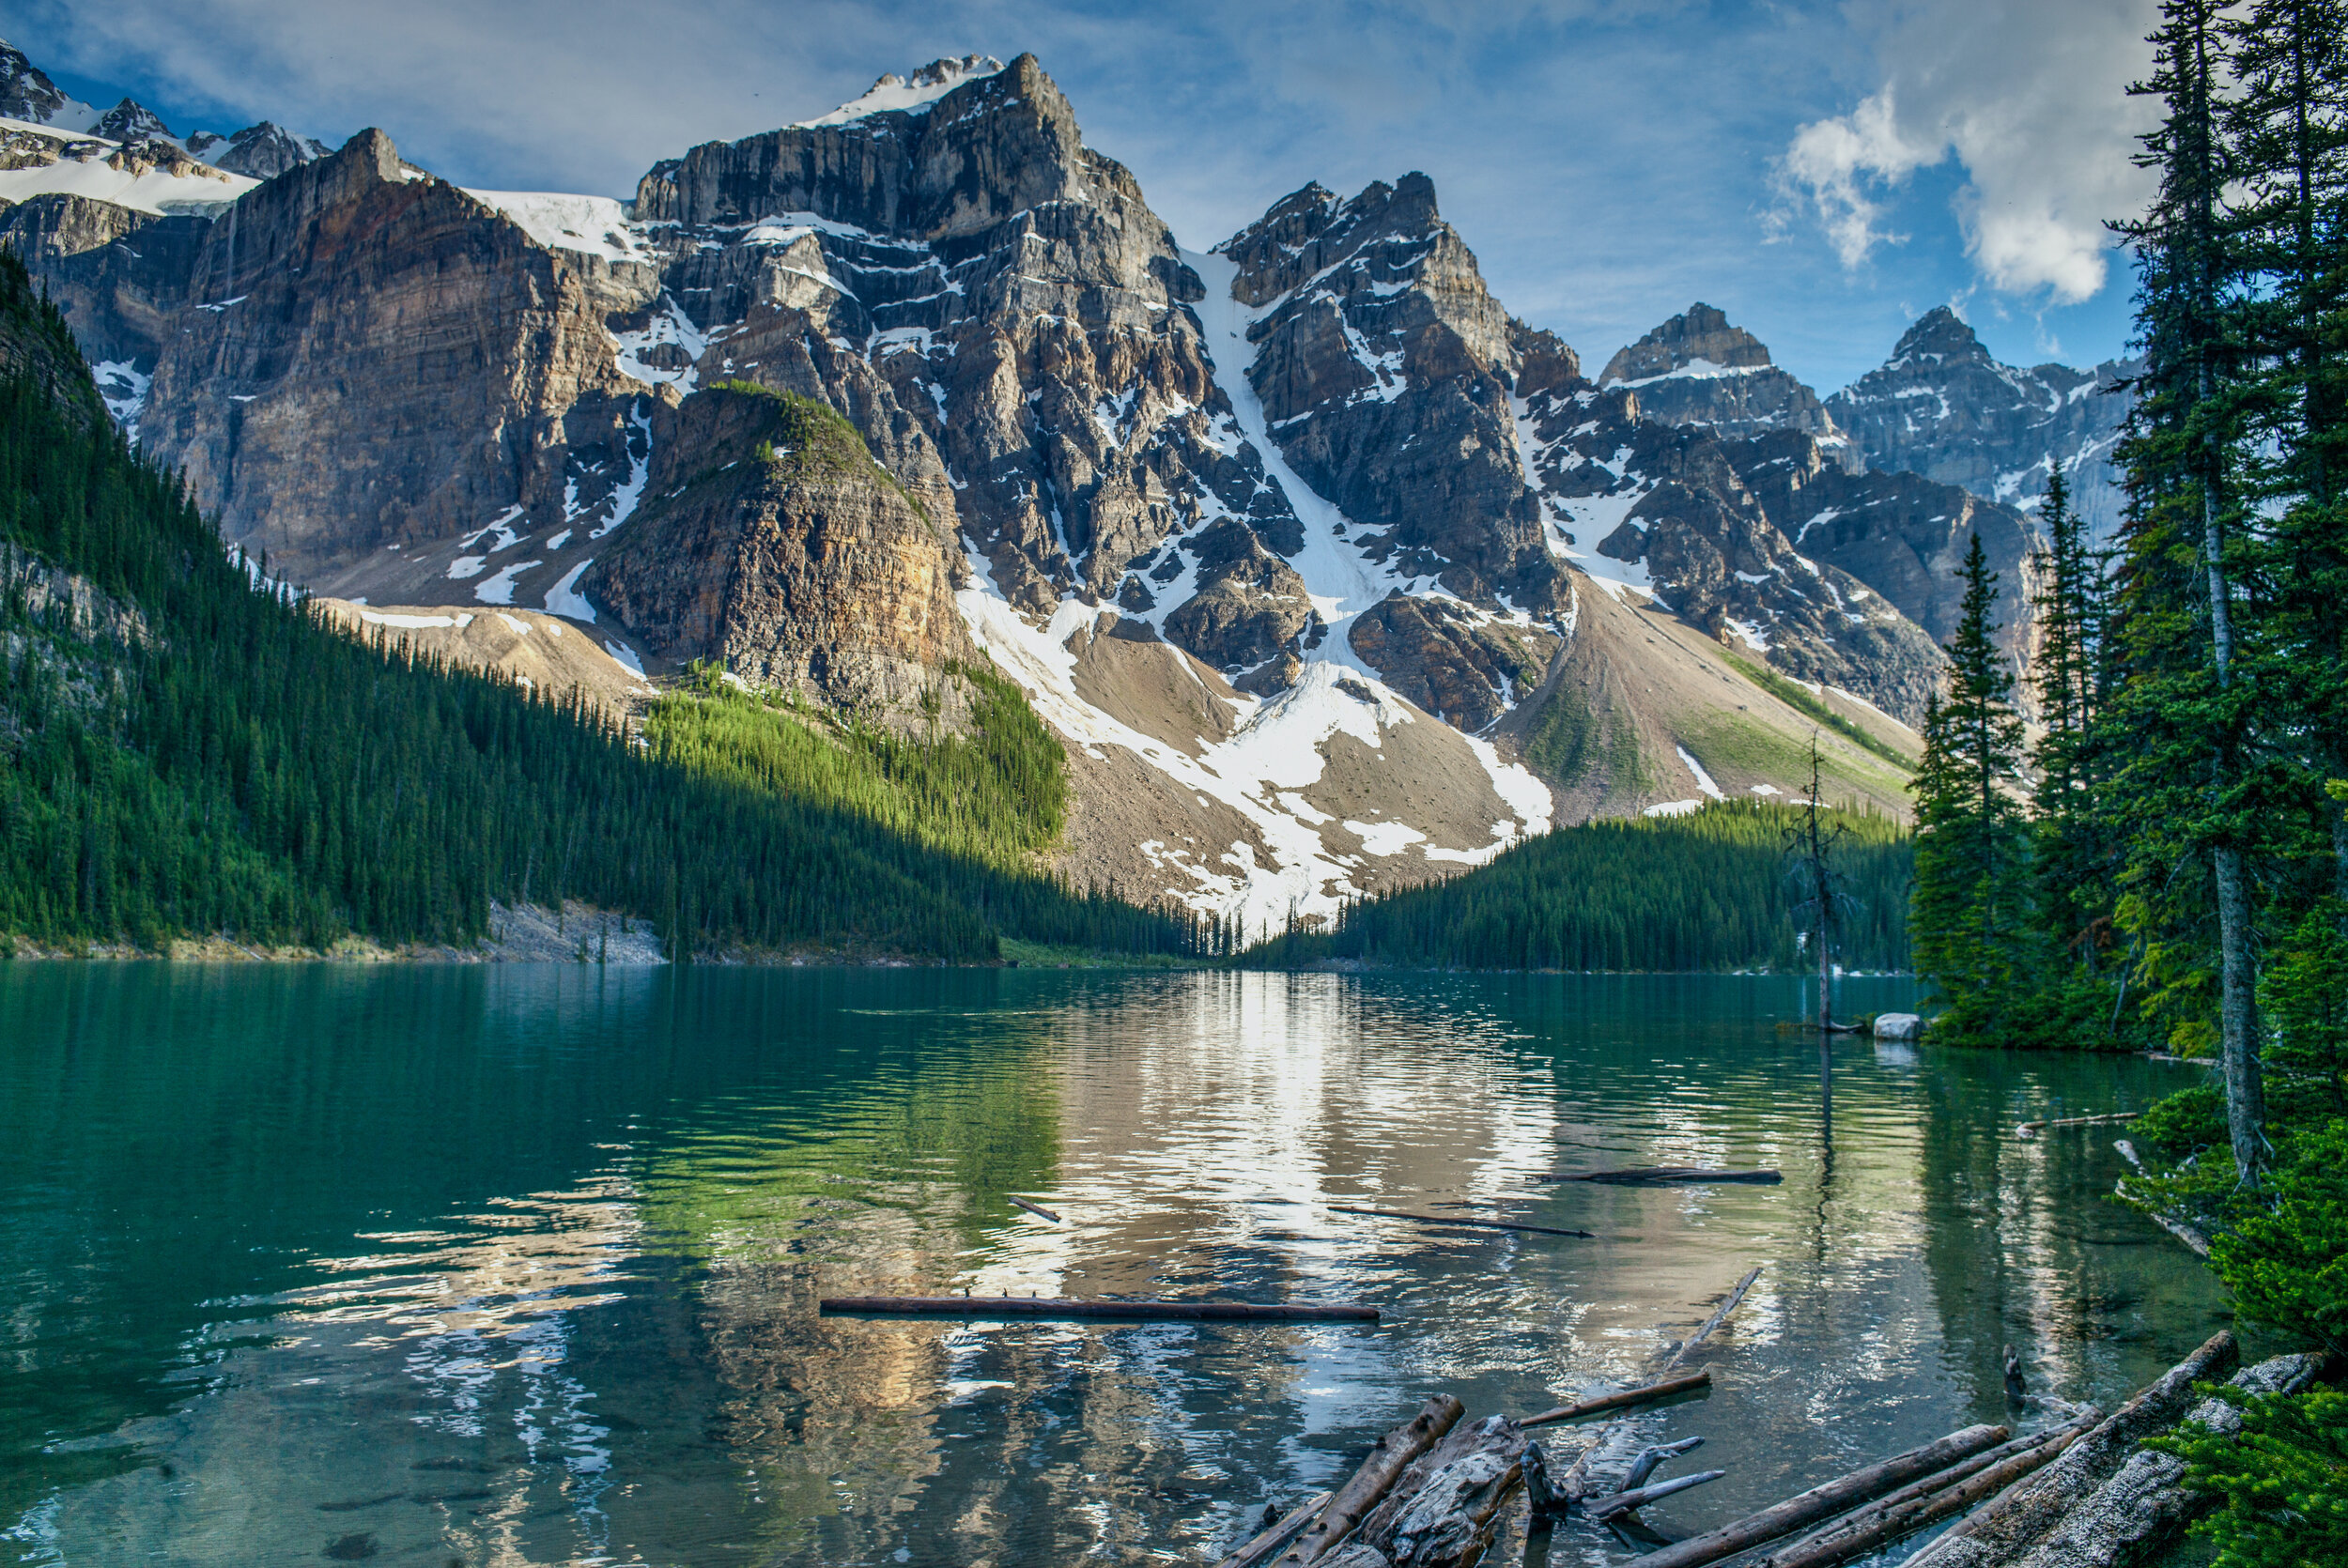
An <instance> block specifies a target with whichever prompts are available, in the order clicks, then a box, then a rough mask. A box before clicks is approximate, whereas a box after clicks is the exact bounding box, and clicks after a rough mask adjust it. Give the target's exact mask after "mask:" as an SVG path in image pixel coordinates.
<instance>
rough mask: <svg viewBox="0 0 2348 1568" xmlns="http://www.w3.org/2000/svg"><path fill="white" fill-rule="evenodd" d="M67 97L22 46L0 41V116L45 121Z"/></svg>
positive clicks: (62, 105)
mask: <svg viewBox="0 0 2348 1568" xmlns="http://www.w3.org/2000/svg"><path fill="white" fill-rule="evenodd" d="M71 101H72V100H70V99H69V98H67V97H66V96H65V94H63V93H61V92H59V91H58V90H57V85H56V84H55V83H54V82H52V81H50V80H49V78H48V76H47V75H46V74H45V73H44V72H43V71H42V70H41V69H40V68H39V66H37V65H35V64H33V62H32V61H30V60H28V59H26V58H25V57H24V52H23V50H21V49H18V48H16V47H14V46H13V45H11V44H8V43H7V42H5V41H0V118H7V119H12V120H30V121H31V122H33V123H34V124H35V125H47V124H48V123H49V122H50V121H51V120H53V119H54V118H56V117H57V115H59V114H60V113H61V112H63V111H64V109H65V108H66V106H67V105H68V104H69V103H70V102H71Z"/></svg>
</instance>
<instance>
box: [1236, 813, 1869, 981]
mask: <svg viewBox="0 0 2348 1568" xmlns="http://www.w3.org/2000/svg"><path fill="white" fill-rule="evenodd" d="M1795 819H1796V811H1795V809H1794V808H1793V807H1787V806H1778V805H1769V804H1761V803H1754V804H1750V805H1749V804H1746V803H1744V802H1740V801H1730V802H1723V803H1721V804H1717V805H1711V806H1707V807H1704V808H1703V809H1701V810H1699V811H1695V812H1691V814H1689V815H1687V816H1684V817H1661V818H1633V819H1631V820H1630V821H1625V822H1590V823H1587V824H1585V825H1583V826H1581V827H1568V828H1560V829H1558V830H1556V831H1555V832H1552V833H1548V834H1545V835H1543V836H1542V837H1540V838H1536V839H1534V840H1532V841H1531V842H1530V843H1527V844H1523V845H1521V846H1520V847H1518V848H1516V849H1513V850H1510V851H1508V852H1507V853H1505V854H1502V855H1500V856H1499V857H1497V858H1496V859H1494V860H1493V861H1492V863H1491V865H1489V866H1485V867H1481V868H1478V869H1475V870H1473V871H1468V872H1465V873H1462V874H1461V875H1460V876H1457V877H1454V878H1452V879H1451V880H1449V881H1447V882H1443V883H1436V884H1430V885H1428V886H1423V887H1415V888H1410V889H1406V890H1404V891H1402V892H1398V893H1393V894H1389V895H1387V896H1386V897H1384V898H1381V899H1370V900H1367V901H1366V902H1363V903H1357V904H1354V905H1352V906H1351V907H1349V908H1347V909H1346V910H1345V911H1343V912H1342V913H1341V915H1339V917H1338V920H1337V925H1336V930H1335V931H1334V932H1330V933H1327V934H1318V933H1314V934H1307V933H1304V932H1301V931H1292V932H1290V933H1288V934H1286V935H1284V936H1282V937H1280V938H1277V939H1275V940H1274V941H1272V942H1269V943H1266V944H1264V945H1261V946H1259V947H1258V948H1257V949H1255V951H1254V952H1253V953H1252V954H1251V955H1250V957H1251V959H1252V960H1253V961H1259V962H1261V963H1264V964H1267V965H1271V966H1280V965H1286V964H1291V963H1300V962H1308V961H1314V960H1317V959H1325V958H1336V959H1357V960H1361V961H1366V962H1369V963H1376V964H1392V965H1398V966H1401V967H1408V968H1439V969H1452V968H1458V969H1607V970H1724V969H1759V968H1777V969H1795V968H1799V967H1800V951H1799V949H1798V947H1797V945H1796V941H1795V930H1796V926H1795V919H1794V915H1793V904H1794V902H1795V901H1796V900H1797V899H1799V898H1800V893H1799V892H1798V891H1796V890H1794V889H1792V888H1790V887H1789V886H1788V884H1787V883H1786V879H1785V874H1784V844H1785V835H1786V832H1787V831H1788V830H1789V829H1790V828H1792V827H1793V826H1795V825H1796V822H1795ZM1846 822H1847V825H1848V826H1849V828H1850V832H1849V835H1848V837H1847V838H1846V839H1845V841H1844V843H1843V845H1842V847H1841V849H1840V851H1839V852H1838V853H1839V854H1840V856H1841V864H1842V869H1843V873H1844V875H1845V876H1846V878H1847V884H1846V885H1847V898H1848V900H1849V901H1848V904H1847V906H1846V915H1845V921H1844V926H1843V933H1842V940H1843V962H1844V963H1845V964H1846V965H1847V966H1849V967H1853V968H1861V969H1897V968H1902V967H1905V965H1906V961H1907V957H1908V951H1907V942H1906V932H1905V930H1904V927H1903V922H1902V918H1901V916H1902V910H1903V906H1904V901H1905V896H1906V892H1907V887H1908V874H1909V862H1910V851H1909V840H1908V835H1907V834H1906V832H1905V831H1903V830H1902V828H1901V827H1900V825H1899V824H1898V823H1897V822H1890V821H1887V820H1885V819H1883V818H1880V817H1847V818H1846Z"/></svg>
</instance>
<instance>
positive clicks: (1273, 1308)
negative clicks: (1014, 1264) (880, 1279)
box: [816, 1296, 1378, 1323]
mask: <svg viewBox="0 0 2348 1568" xmlns="http://www.w3.org/2000/svg"><path fill="white" fill-rule="evenodd" d="M816 1310H817V1311H819V1312H823V1313H865V1314H877V1315H885V1316H892V1317H1105V1318H1115V1319H1118V1320H1120V1321H1122V1322H1129V1323H1130V1322H1153V1321H1158V1320H1161V1319H1165V1320H1172V1321H1178V1322H1198V1323H1375V1322H1377V1321H1378V1309H1377V1308H1376V1307H1359V1306H1351V1305H1329V1306H1319V1305H1313V1304H1309V1303H1305V1302H1300V1301H1103V1300H1084V1301H1079V1300H1071V1299H1067V1298H1065V1297H1058V1296H826V1297H825V1298H824V1299H822V1300H821V1301H819V1302H817V1303H816Z"/></svg>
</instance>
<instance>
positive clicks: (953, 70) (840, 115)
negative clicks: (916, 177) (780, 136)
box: [791, 54, 1003, 131]
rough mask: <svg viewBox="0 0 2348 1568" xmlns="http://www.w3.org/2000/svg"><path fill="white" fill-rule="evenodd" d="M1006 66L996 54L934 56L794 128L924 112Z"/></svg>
mask: <svg viewBox="0 0 2348 1568" xmlns="http://www.w3.org/2000/svg"><path fill="white" fill-rule="evenodd" d="M1002 69H1003V62H1002V61H1000V60H998V59H996V57H995V56H994V55H992V54H965V55H963V56H962V57H961V58H960V59H945V60H932V61H931V62H930V63H929V64H928V65H925V66H923V67H922V68H921V69H919V70H916V71H913V72H911V73H909V74H907V75H904V76H899V75H898V74H897V73H896V72H895V71H893V70H892V71H890V72H889V73H888V74H887V75H886V76H883V77H882V78H881V79H880V80H879V81H877V82H875V83H873V85H871V86H870V87H867V88H866V89H865V90H864V93H863V96H861V97H859V98H855V99H851V100H848V101H847V102H845V103H843V104H842V105H841V106H840V107H839V108H837V109H834V110H833V111H832V112H831V113H830V114H828V115H819V116H817V117H816V118H814V119H811V120H799V121H796V122H795V123H794V124H793V126H792V127H791V129H793V130H795V131H806V130H812V129H813V128H815V127H817V126H824V125H846V124H848V123H849V122H850V121H851V120H860V119H863V118H864V117H865V116H866V115H888V114H919V113H922V112H925V111H927V110H928V108H929V106H930V105H931V104H933V103H935V102H936V101H937V100H939V99H941V98H944V97H945V96H946V95H947V94H948V93H950V92H951V91H953V90H954V89H955V88H956V87H959V86H961V85H963V84H964V83H965V82H976V81H978V80H979V79H980V78H981V77H987V76H994V75H996V74H998V73H999V72H1000V71H1001V70H1002Z"/></svg>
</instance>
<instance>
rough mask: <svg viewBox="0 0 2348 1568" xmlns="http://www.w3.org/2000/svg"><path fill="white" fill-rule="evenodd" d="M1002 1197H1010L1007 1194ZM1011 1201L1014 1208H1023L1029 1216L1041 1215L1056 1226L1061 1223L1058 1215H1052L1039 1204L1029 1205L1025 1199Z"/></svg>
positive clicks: (1012, 1199)
mask: <svg viewBox="0 0 2348 1568" xmlns="http://www.w3.org/2000/svg"><path fill="white" fill-rule="evenodd" d="M1003 1195H1004V1196H1005V1197H1007V1198H1009V1197H1011V1194H1010V1193H1008V1192H1006V1193H1004V1194H1003ZM1011 1201H1012V1205H1013V1206H1014V1207H1019V1208H1024V1209H1026V1210H1027V1212H1028V1213H1030V1214H1041V1215H1043V1217H1044V1218H1045V1219H1046V1220H1049V1221H1051V1222H1052V1223H1054V1224H1056V1225H1057V1224H1059V1223H1061V1220H1060V1217H1059V1216H1058V1215H1057V1214H1055V1213H1053V1212H1052V1211H1051V1210H1050V1209H1048V1208H1046V1207H1043V1205H1042V1204H1040V1203H1029V1202H1028V1201H1027V1199H1025V1198H1011Z"/></svg>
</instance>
